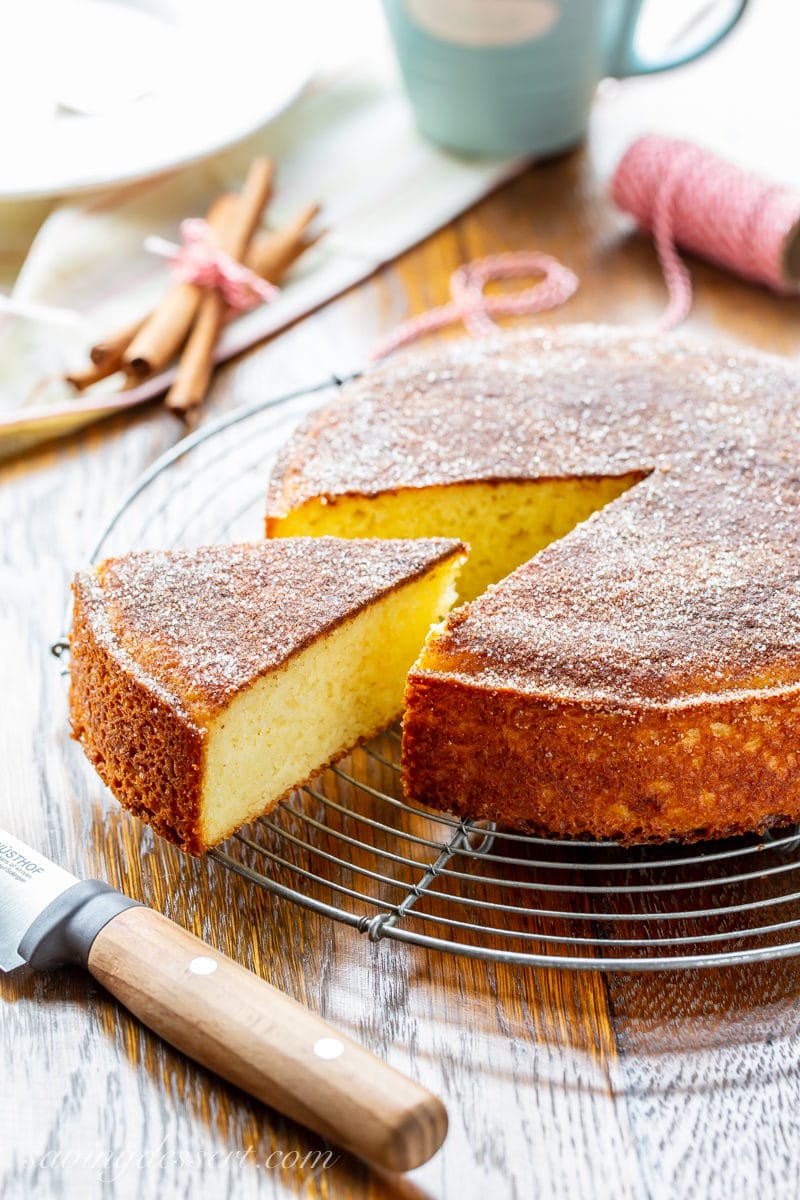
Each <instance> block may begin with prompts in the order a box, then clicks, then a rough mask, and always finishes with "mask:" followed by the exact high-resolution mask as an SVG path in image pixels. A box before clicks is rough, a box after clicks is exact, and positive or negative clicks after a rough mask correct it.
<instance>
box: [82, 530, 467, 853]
mask: <svg viewBox="0 0 800 1200" xmlns="http://www.w3.org/2000/svg"><path fill="white" fill-rule="evenodd" d="M463 551H464V547H463V546H462V545H461V543H460V542H457V541H454V540H453V539H447V538H429V539H419V540H417V541H407V540H400V539H398V540H381V541H378V540H363V541H359V542H354V541H341V540H339V539H336V538H294V539H286V540H281V541H280V542H274V543H271V542H266V543H264V542H261V543H255V544H252V545H241V546H213V547H202V548H200V549H198V550H186V551H183V550H176V551H165V552H143V553H138V554H130V555H127V556H125V557H123V558H116V559H108V560H107V561H106V562H104V563H103V564H102V565H101V566H100V567H98V568H97V569H96V570H94V571H84V572H82V573H80V574H79V575H78V576H77V577H76V579H75V581H74V583H73V591H74V598H75V599H74V617H73V630H72V635H71V639H70V647H71V667H70V676H71V683H70V714H71V720H72V731H73V736H74V737H75V738H77V739H78V740H79V741H80V742H81V743H82V745H83V748H84V750H85V752H86V755H87V757H88V758H89V760H90V761H91V762H92V763H93V764H94V766H95V767H96V769H97V771H98V773H99V774H100V776H101V778H102V779H103V780H104V782H105V783H106V784H107V785H108V786H109V788H110V789H111V791H112V792H113V793H114V795H115V796H116V797H117V799H118V800H120V801H121V803H122V804H124V805H125V806H126V807H127V808H129V809H131V810H132V811H133V812H135V813H136V814H137V815H138V816H141V817H143V818H144V819H146V820H147V821H148V822H149V823H150V824H151V825H152V826H153V827H154V828H155V830H156V832H157V833H159V834H161V835H162V836H163V837H166V838H168V839H169V840H171V841H173V842H176V843H177V844H178V845H180V846H181V847H182V848H183V849H185V850H188V851H189V852H190V853H193V854H199V853H202V852H203V851H204V850H205V849H206V847H205V845H204V844H203V840H202V836H201V832H200V826H199V809H200V793H201V786H202V776H203V767H204V754H205V745H206V733H207V728H208V726H209V723H210V722H211V721H212V720H213V718H214V716H215V715H216V714H218V713H219V712H220V711H221V710H222V709H223V708H224V707H225V706H226V704H227V703H228V701H229V700H230V699H231V698H232V697H233V696H234V695H236V694H237V693H238V692H241V691H243V690H244V689H246V688H247V687H248V686H250V684H252V683H253V682H255V681H256V680H257V679H258V678H260V677H261V676H263V675H265V674H267V673H268V672H270V671H272V670H274V669H276V668H277V667H279V666H281V665H282V664H283V663H285V662H286V661H287V660H288V659H289V658H291V657H292V656H293V655H295V654H298V653H300V651H302V650H303V649H304V648H305V647H306V646H308V645H309V644H310V643H311V642H312V641H313V640H315V639H318V638H320V637H326V636H328V635H329V634H330V633H331V632H332V631H333V630H334V629H335V628H336V627H337V626H339V625H340V624H341V623H342V622H344V621H346V620H347V619H348V618H350V617H353V616H355V615H357V614H358V612H359V611H361V610H362V609H363V608H365V607H366V606H367V605H368V604H370V603H371V602H373V601H375V600H377V599H379V598H380V597H383V596H386V595H388V594H389V593H390V592H392V591H394V590H396V589H397V588H398V587H400V586H403V585H404V584H407V583H410V582H411V581H412V580H413V579H415V578H417V577H419V576H421V575H423V574H424V573H425V572H426V571H428V570H430V568H431V567H433V566H435V565H436V564H438V563H440V562H444V561H446V560H447V559H450V558H452V557H454V556H455V555H457V554H461V553H463ZM297 782H298V783H300V782H301V781H300V780H298V781H297Z"/></svg>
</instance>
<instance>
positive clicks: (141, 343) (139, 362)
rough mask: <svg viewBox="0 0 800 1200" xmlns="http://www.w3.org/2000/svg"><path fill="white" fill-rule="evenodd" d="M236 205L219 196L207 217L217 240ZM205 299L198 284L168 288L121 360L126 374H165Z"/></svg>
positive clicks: (140, 377) (135, 376) (173, 285)
mask: <svg viewBox="0 0 800 1200" xmlns="http://www.w3.org/2000/svg"><path fill="white" fill-rule="evenodd" d="M234 201H236V197H235V196H232V195H231V194H230V193H227V194H225V195H223V196H219V197H218V198H217V199H216V200H215V201H214V203H213V204H212V205H211V207H210V208H209V210H208V213H207V214H206V220H207V221H208V223H209V225H210V226H211V228H212V229H214V230H215V232H216V233H217V236H218V237H219V236H220V235H221V232H222V229H223V228H224V227H226V226H227V225H228V224H229V222H230V220H231V214H232V213H233V212H234V211H235V204H234V203H233V202H234ZM202 298H203V288H201V287H198V286H197V284H195V283H180V282H179V283H173V284H171V285H170V286H169V287H168V288H167V290H166V292H165V293H164V295H163V297H162V298H161V300H160V301H159V303H158V304H157V305H156V307H155V309H154V310H153V312H152V313H151V315H150V316H149V317H148V318H147V319H146V320H145V321H144V322H143V324H142V327H141V329H140V330H139V331H138V332H137V333H136V335H135V336H134V337H133V339H132V340H130V344H129V345H128V346H127V348H126V349H125V350H124V352H123V354H122V356H121V362H122V366H123V368H124V369H125V371H126V372H127V374H129V375H131V376H132V377H133V378H135V379H144V378H145V377H146V376H148V375H155V374H157V373H158V372H159V371H163V369H164V368H165V367H166V366H167V364H168V363H169V362H170V360H171V359H172V358H174V356H175V355H176V354H177V352H178V350H180V348H181V346H182V345H183V343H184V341H185V340H186V335H187V334H188V332H189V330H190V329H191V327H192V321H193V320H194V318H195V314H196V313H197V309H198V307H199V305H200V301H201V300H202Z"/></svg>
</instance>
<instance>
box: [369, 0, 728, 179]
mask: <svg viewBox="0 0 800 1200" xmlns="http://www.w3.org/2000/svg"><path fill="white" fill-rule="evenodd" d="M746 6H747V0H738V2H737V3H736V5H735V7H734V9H733V11H732V13H731V14H730V15H729V16H728V19H727V20H726V21H724V22H723V24H722V27H721V28H719V29H717V30H715V31H714V33H713V34H712V35H711V36H710V37H709V38H708V39H707V40H706V41H705V42H704V43H703V44H702V45H701V46H699V47H698V46H695V47H694V48H693V49H692V50H691V52H689V53H684V54H681V55H678V56H676V57H673V58H667V59H661V60H659V61H657V62H646V61H644V60H642V59H641V58H640V57H639V55H638V54H637V53H636V50H635V48H634V36H635V33H636V25H637V22H638V19H639V13H640V9H641V7H642V0H384V9H385V11H386V17H387V20H388V22H389V28H390V29H391V32H392V36H393V38H394V43H395V48H396V51H397V57H398V60H399V63H400V70H401V72H402V74H403V79H404V81H405V85H406V89H407V91H408V94H409V96H410V98H411V103H412V105H413V108H414V114H415V116H416V121H417V125H418V127H419V129H420V131H421V132H422V133H423V134H424V135H425V136H426V137H428V138H430V140H431V141H433V142H438V143H439V144H440V145H442V146H445V147H447V148H448V149H451V150H456V151H459V152H461V153H466V154H490V155H526V154H532V155H540V156H541V155H548V154H557V153H559V152H560V151H562V150H566V149H568V148H569V147H570V146H573V145H574V144H575V143H576V142H578V141H580V139H581V138H582V137H583V135H584V132H585V130H586V122H587V118H588V116H589V108H590V106H591V103H592V98H593V96H594V93H595V89H596V87H597V84H598V82H599V81H600V80H601V79H602V78H603V77H604V76H606V75H614V76H617V77H619V78H622V77H623V76H626V75H646V74H649V73H651V72H653V71H666V70H669V68H670V67H678V66H681V65H682V64H683V63H686V62H690V61H691V60H692V59H695V58H699V56H700V55H701V54H704V53H705V52H706V51H707V50H710V49H711V47H712V46H714V45H716V44H717V42H719V41H721V39H722V38H723V37H725V35H726V34H727V33H728V32H729V31H730V30H731V29H732V28H733V27H734V25H735V24H736V22H737V21H738V20H739V18H740V17H741V15H742V13H743V12H744V10H745V8H746Z"/></svg>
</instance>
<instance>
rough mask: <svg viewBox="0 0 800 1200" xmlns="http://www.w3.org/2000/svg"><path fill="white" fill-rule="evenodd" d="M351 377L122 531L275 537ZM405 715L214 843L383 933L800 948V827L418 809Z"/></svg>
mask: <svg viewBox="0 0 800 1200" xmlns="http://www.w3.org/2000/svg"><path fill="white" fill-rule="evenodd" d="M336 383H337V381H333V382H332V383H330V384H326V385H323V386H321V387H318V388H316V389H313V390H312V391H309V392H304V393H303V394H298V395H293V396H290V397H284V398H283V399H282V400H281V401H280V402H276V401H273V402H268V403H264V404H260V405H258V406H255V407H252V408H249V409H244V410H239V411H237V412H235V413H234V414H233V415H231V416H229V417H227V418H225V419H223V420H222V421H219V422H217V423H215V424H213V425H209V426H208V427H207V428H204V429H202V430H201V431H199V432H198V433H196V434H194V435H193V436H191V437H189V438H187V439H185V440H184V441H183V442H181V443H180V444H179V445H178V446H177V447H176V448H175V449H174V450H172V451H171V452H169V453H168V454H166V455H164V456H163V457H162V458H161V459H159V460H158V462H156V463H155V464H154V465H153V467H152V468H151V469H150V470H149V471H148V472H147V473H146V474H145V475H144V476H142V478H141V479H140V480H139V482H138V483H137V485H136V486H135V487H134V489H133V490H132V491H131V492H130V493H129V494H128V496H127V497H126V498H125V500H124V501H123V503H122V504H121V506H120V508H119V509H118V511H117V512H116V513H115V515H114V516H113V517H112V518H111V520H110V521H109V523H108V525H107V526H106V528H105V530H104V531H103V534H102V536H101V538H100V540H99V541H98V543H97V546H96V547H95V550H94V554H93V559H94V560H95V561H96V560H98V559H100V558H104V557H106V556H107V555H109V554H117V553H124V552H125V551H128V550H134V549H137V550H140V549H159V548H161V549H163V548H166V547H175V546H194V545H201V544H203V543H208V542H225V541H239V540H247V539H253V538H258V537H260V536H261V533H262V528H263V516H262V514H263V508H264V493H265V487H266V480H267V476H268V473H269V470H270V468H271V465H272V463H273V461H274V459H275V455H276V452H277V450H278V449H279V447H280V446H281V444H282V443H283V442H284V440H285V439H286V437H288V436H289V434H290V432H291V431H292V429H293V428H294V427H295V425H296V424H297V422H298V421H299V420H300V419H302V417H304V416H305V415H306V413H308V412H310V411H311V410H312V409H313V408H315V407H317V406H318V405H319V404H320V403H323V402H325V401H326V400H328V399H329V398H330V397H331V396H332V395H333V394H334V393H335V388H336ZM399 747H400V733H399V729H397V728H395V729H392V730H389V731H388V732H387V733H385V734H383V735H382V736H381V737H380V738H378V739H376V740H375V741H374V742H372V743H371V744H370V745H368V746H365V747H360V748H359V749H357V750H355V751H354V752H353V753H352V754H351V755H350V756H349V757H348V758H346V759H344V760H342V761H341V762H340V763H339V764H338V765H336V766H334V767H332V768H330V769H329V770H327V771H325V772H324V773H323V774H322V775H320V776H319V777H318V778H317V779H316V780H315V781H314V782H313V783H312V784H311V785H310V786H308V787H304V788H301V789H300V790H299V791H297V792H296V793H295V794H294V795H293V796H292V797H290V799H289V800H287V801H286V802H284V803H282V804H280V805H278V807H277V808H275V809H274V810H273V811H272V812H270V813H268V814H267V815H266V816H264V817H263V818H262V819H261V820H259V821H257V822H255V823H254V824H253V825H251V826H249V827H248V828H246V829H244V830H242V831H241V832H240V833H239V834H237V835H235V836H234V837H233V838H231V839H229V841H228V842H226V843H225V845H223V846H221V847H219V848H217V849H215V850H213V851H211V857H212V858H213V860H214V861H215V862H216V863H217V864H218V865H219V866H220V867H221V868H224V869H227V870H231V871H235V872H236V873H237V874H238V875H240V876H242V877H243V878H245V879H246V880H248V882H250V883H251V884H252V885H253V886H255V887H261V888H265V889H267V890H268V891H270V892H274V893H276V894H277V895H280V896H283V897H284V898H286V899H287V900H290V901H292V902H294V903H296V904H299V905H302V906H303V907H305V908H309V909H313V910H314V911H316V912H318V913H323V914H325V915H326V916H328V917H331V918H333V919H335V920H337V921H342V922H344V923H346V924H348V925H350V926H352V927H353V928H355V929H357V930H358V931H359V932H361V933H363V934H365V935H366V936H367V937H368V938H370V939H371V940H373V941H379V940H381V939H392V940H394V941H399V942H409V943H414V944H416V945H421V946H426V947H429V948H431V949H437V950H442V951H449V952H452V953H457V954H463V955H468V956H471V957H473V958H480V959H487V960H491V961H502V962H506V963H512V964H519V965H523V964H528V965H540V966H541V965H544V966H559V967H566V968H571V969H575V970H586V969H591V970H602V971H612V970H645V971H653V970H659V969H663V968H678V967H698V966H720V965H726V964H727V965H730V964H739V963H744V962H749V961H754V960H759V959H762V960H763V959H771V958H783V957H788V956H790V955H794V954H797V953H800V940H799V939H800V890H798V889H800V878H798V872H800V834H799V833H798V829H796V828H792V829H790V830H782V831H780V832H779V833H777V834H775V835H770V836H766V837H763V838H759V837H748V838H737V839H732V840H730V841H727V842H716V843H703V844H701V845H698V846H693V847H679V846H658V847H648V846H641V847H634V848H630V847H628V848H623V847H620V846H618V845H616V844H614V843H609V842H578V841H559V840H551V839H545V838H538V837H528V836H525V835H522V834H516V833H513V834H512V833H504V832H501V831H499V830H497V829H496V828H495V827H494V826H493V825H490V824H486V823H482V824H473V823H471V822H469V821H461V820H457V819H455V818H453V817H449V816H447V815H446V814H442V813H434V812H432V811H430V810H427V809H423V808H419V807H415V806H414V805H411V804H408V803H406V802H405V800H404V799H403V793H402V789H401V786H400V780H399V767H398V759H399Z"/></svg>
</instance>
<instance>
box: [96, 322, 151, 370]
mask: <svg viewBox="0 0 800 1200" xmlns="http://www.w3.org/2000/svg"><path fill="white" fill-rule="evenodd" d="M144 321H145V318H142V319H140V320H138V321H134V322H133V323H132V324H131V325H126V326H125V328H124V329H120V331H119V333H114V334H112V335H111V336H110V337H107V338H105V340H104V341H102V342H97V343H96V345H94V346H92V348H91V350H90V351H89V357H90V358H91V360H92V362H93V363H94V364H95V366H97V367H103V366H107V365H108V363H109V362H114V363H116V366H117V367H119V366H120V364H121V363H122V356H123V354H124V353H125V351H126V350H127V348H128V346H129V345H130V343H131V341H132V340H133V339H134V338H135V337H136V334H137V333H138V332H139V330H140V329H141V328H142V325H143V324H144Z"/></svg>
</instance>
